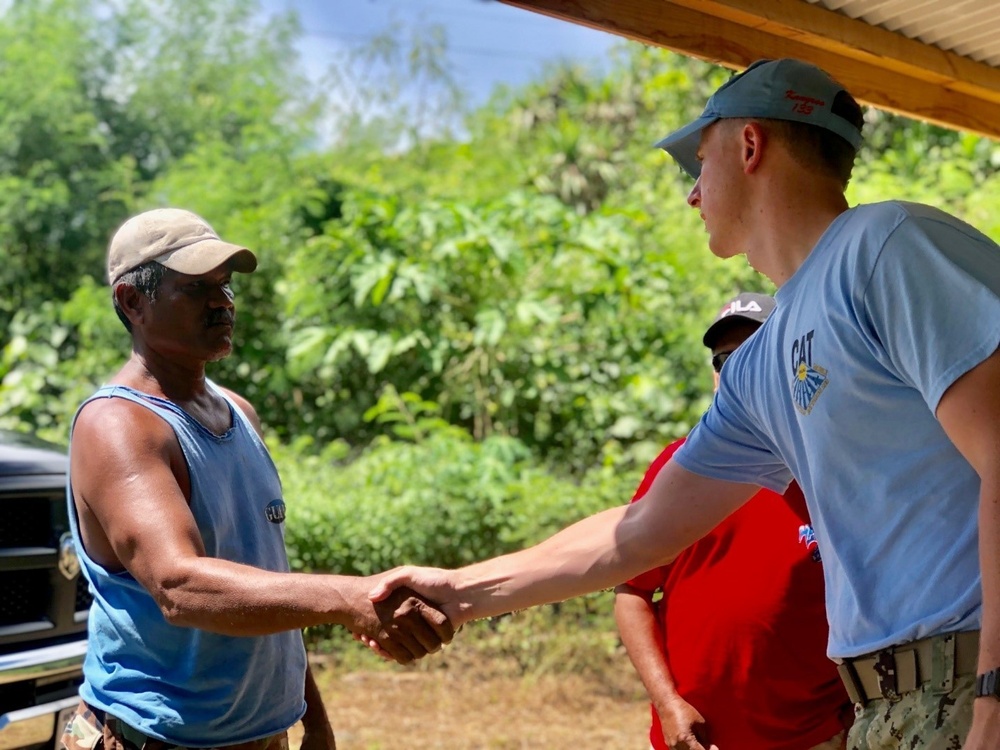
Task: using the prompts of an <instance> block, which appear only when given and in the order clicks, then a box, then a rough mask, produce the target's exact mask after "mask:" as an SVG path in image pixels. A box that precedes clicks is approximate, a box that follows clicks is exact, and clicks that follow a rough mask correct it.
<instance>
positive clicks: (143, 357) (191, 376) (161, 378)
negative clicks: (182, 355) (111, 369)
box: [112, 346, 209, 404]
mask: <svg viewBox="0 0 1000 750" xmlns="http://www.w3.org/2000/svg"><path fill="white" fill-rule="evenodd" d="M112 382H115V383H119V384H121V385H127V386H129V387H131V388H135V389H136V390H139V391H142V392H143V393H148V394H150V395H151V396H158V397H161V398H166V399H169V400H170V401H174V402H177V403H180V404H183V403H186V402H192V401H198V400H199V399H201V398H204V397H205V395H206V394H208V393H209V390H208V380H207V378H206V376H205V363H204V362H200V361H199V362H181V361H178V360H177V359H174V358H171V359H166V358H164V357H162V356H160V355H158V354H157V353H156V352H153V351H149V350H144V349H143V348H142V347H141V346H137V347H135V348H133V350H132V356H131V357H129V359H128V361H127V362H126V363H125V364H124V365H123V366H122V368H121V370H119V371H118V373H117V374H116V375H115V377H114V378H113V379H112Z"/></svg>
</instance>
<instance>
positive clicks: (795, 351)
mask: <svg viewBox="0 0 1000 750" xmlns="http://www.w3.org/2000/svg"><path fill="white" fill-rule="evenodd" d="M813 333H814V331H809V333H806V334H804V335H802V336H800V337H799V338H797V339H795V341H794V342H792V362H791V364H792V400H793V401H794V402H795V408H796V409H798V410H799V412H800V413H802V414H808V413H809V412H811V411H812V409H813V407H814V406H815V405H816V400H817V399H818V398H819V396H820V394H821V393H822V392H823V389H824V388H826V386H827V383H828V382H829V380H828V378H827V375H826V370H825V369H824V368H822V367H820V366H819V365H816V364H813V361H812V343H813Z"/></svg>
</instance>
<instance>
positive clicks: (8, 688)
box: [0, 431, 91, 750]
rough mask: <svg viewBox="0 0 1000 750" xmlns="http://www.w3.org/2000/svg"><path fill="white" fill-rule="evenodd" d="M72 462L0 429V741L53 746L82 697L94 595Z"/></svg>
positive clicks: (6, 748) (0, 747)
mask: <svg viewBox="0 0 1000 750" xmlns="http://www.w3.org/2000/svg"><path fill="white" fill-rule="evenodd" d="M68 466H69V462H68V460H67V458H66V452H65V450H63V449H61V448H59V447H58V446H54V445H51V444H48V443H44V442H42V441H40V440H35V439H33V438H31V437H29V436H25V435H21V434H16V433H10V432H4V431H0V750H13V748H33V749H34V748H39V749H40V748H47V749H50V750H51V748H54V747H55V746H56V744H57V742H58V739H59V737H58V735H59V734H61V732H62V728H61V726H60V725H61V724H62V723H64V722H65V720H66V717H67V716H68V715H69V714H70V713H72V710H73V708H74V707H75V706H76V703H77V701H78V700H79V698H78V697H77V688H78V687H79V685H80V681H81V667H82V665H83V657H84V653H85V652H86V628H87V612H88V610H89V608H90V602H91V598H90V594H89V593H88V590H87V581H86V579H85V578H84V577H83V576H82V575H81V574H80V563H79V561H78V559H77V556H76V549H75V547H74V545H73V540H72V537H71V536H70V533H69V522H68V521H67V519H66V472H67V470H68ZM57 726H58V727H59V731H58V732H57Z"/></svg>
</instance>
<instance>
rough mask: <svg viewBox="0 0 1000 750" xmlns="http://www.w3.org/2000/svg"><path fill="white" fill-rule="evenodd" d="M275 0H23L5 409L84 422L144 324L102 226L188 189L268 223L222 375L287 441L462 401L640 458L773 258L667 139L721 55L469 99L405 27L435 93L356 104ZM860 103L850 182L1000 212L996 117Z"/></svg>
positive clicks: (403, 431) (471, 428) (328, 435)
mask: <svg viewBox="0 0 1000 750" xmlns="http://www.w3.org/2000/svg"><path fill="white" fill-rule="evenodd" d="M256 10H257V9H256V6H255V5H254V3H252V2H251V1H250V0H220V1H219V2H212V1H210V0H170V1H158V2H154V0H128V1H127V2H120V3H114V4H108V3H104V2H97V1H96V0H38V2H32V3H27V2H18V3H14V4H13V5H12V6H11V7H10V8H9V9H8V10H7V12H6V13H4V14H3V15H2V16H0V118H2V128H0V181H2V185H3V188H4V189H3V190H0V285H2V288H3V289H4V290H5V294H4V295H2V297H0V318H2V320H3V323H4V327H3V331H4V333H3V334H0V335H2V337H3V338H2V339H0V345H2V346H3V353H2V359H0V425H3V426H6V427H14V428H16V429H22V430H33V431H42V432H43V433H44V434H48V435H49V436H54V437H57V438H58V439H61V440H65V438H66V431H67V430H68V425H69V420H70V418H71V416H72V414H73V411H74V410H75V408H76V406H77V404H78V403H79V401H80V400H81V399H82V398H83V397H85V396H86V395H87V394H88V393H89V392H90V390H91V389H93V387H94V386H95V385H96V384H98V383H99V382H101V381H102V379H103V378H106V377H107V376H108V375H109V374H111V373H112V372H113V370H114V369H115V367H116V365H117V363H118V362H120V361H121V360H122V358H123V357H124V356H125V355H126V353H127V344H128V339H127V334H126V333H125V331H124V329H123V328H121V326H120V325H119V323H118V321H117V320H116V319H115V317H114V315H113V313H112V311H111V305H110V301H109V292H108V289H107V286H106V283H105V280H104V278H103V273H104V271H103V258H104V252H105V248H106V243H107V241H108V238H109V237H110V236H111V234H112V233H113V231H114V229H115V228H116V227H117V226H118V224H120V223H121V222H122V221H123V220H124V219H125V218H127V217H128V216H129V215H130V214H132V213H135V212H137V211H139V210H142V209H144V208H148V207H153V206H158V205H177V206H182V207H186V208H190V209H192V210H194V211H197V212H198V213H201V214H202V215H204V216H205V217H206V218H207V219H208V220H209V221H210V222H211V223H212V224H213V225H214V226H215V228H216V229H217V230H218V231H219V232H220V233H221V234H222V235H223V236H224V237H227V238H229V239H231V240H233V241H236V242H240V243H245V244H247V245H248V246H250V247H252V248H254V249H255V250H256V251H257V252H258V255H259V257H260V259H261V265H260V270H259V271H258V272H257V273H255V274H253V275H251V276H248V277H243V278H239V279H237V282H236V283H237V303H238V326H237V338H238V347H237V351H236V353H235V355H234V356H233V357H231V358H229V359H228V360H227V361H225V362H223V363H221V364H220V365H219V366H217V367H216V368H214V369H213V370H212V377H213V378H215V379H216V380H218V381H220V382H223V383H225V384H226V385H228V386H230V387H233V388H234V389H236V390H238V391H240V392H242V393H244V394H245V395H247V396H248V398H250V400H251V401H252V402H253V403H254V404H255V406H256V407H257V409H258V411H259V413H260V415H261V417H262V419H263V421H264V424H265V426H266V429H267V430H268V433H269V434H270V435H272V436H273V437H274V438H275V439H277V440H279V441H282V442H285V443H294V444H296V445H299V446H300V447H301V448H302V449H303V450H315V451H320V450H326V449H328V448H327V446H335V447H336V449H335V450H334V451H333V454H336V455H337V456H339V457H340V458H341V460H350V459H351V458H352V457H356V456H358V455H361V454H362V453H364V452H365V451H366V450H368V449H369V447H370V446H373V445H375V444H377V443H378V441H380V440H383V441H384V440H390V441H392V440H396V441H403V442H407V443H413V442H420V441H422V440H425V439H428V438H429V437H430V436H432V435H435V434H438V433H440V432H441V431H442V430H444V431H445V432H447V433H448V434H451V431H454V430H457V431H459V432H460V433H461V434H463V435H467V436H468V437H469V438H471V439H472V440H473V441H477V442H482V441H486V440H489V439H492V438H502V439H507V440H513V441H515V442H516V443H517V444H518V445H519V446H522V447H523V448H524V449H525V450H527V451H528V455H530V456H532V457H534V459H535V460H537V461H538V462H541V463H542V464H545V465H548V466H549V467H552V469H553V470H555V471H558V472H565V473H567V474H570V475H573V476H582V475H584V474H586V473H587V472H588V471H589V470H592V469H594V467H602V466H604V467H621V468H622V469H627V470H631V471H635V470H636V469H638V468H640V467H641V466H642V465H643V462H644V461H645V460H647V459H648V458H650V457H651V456H652V455H653V454H654V453H655V452H656V451H657V450H658V449H659V448H660V447H661V446H662V445H663V444H664V443H665V442H666V441H668V440H670V439H672V438H674V437H677V436H680V435H683V434H684V433H685V432H686V431H687V430H688V429H689V428H690V427H691V426H692V424H693V423H694V421H695V420H696V419H697V418H698V416H699V415H700V413H701V412H702V410H703V409H704V408H705V406H706V405H707V403H708V401H707V399H708V394H709V390H710V388H709V386H710V379H709V374H708V368H707V354H706V352H705V351H704V349H703V347H702V346H701V343H700V337H701V332H702V331H703V329H704V328H705V326H706V325H707V323H708V322H709V321H710V320H711V319H712V317H713V315H714V313H715V311H716V310H717V309H718V307H719V305H720V304H721V302H722V301H723V300H725V299H726V298H727V297H728V296H730V295H732V294H733V293H734V292H735V291H737V290H739V289H750V290H757V291H769V289H770V287H769V284H768V282H767V281H766V280H765V279H763V278H762V277H760V276H758V275H757V274H755V273H754V272H753V271H752V269H750V268H749V267H748V266H747V265H746V263H745V262H743V261H742V260H733V261H725V262H724V261H719V260H717V259H716V258H714V257H712V255H711V254H710V253H709V252H708V250H707V244H706V241H705V236H704V234H703V231H702V228H701V225H700V222H699V220H698V217H697V214H696V213H695V212H693V211H691V210H690V209H688V208H687V207H686V205H685V202H684V196H685V194H686V192H687V190H688V189H689V187H690V185H689V182H688V180H687V178H685V177H684V176H683V175H682V174H681V173H680V172H679V170H678V169H677V168H676V166H675V165H674V164H673V163H672V162H671V161H670V159H669V158H667V157H666V156H665V155H664V154H662V152H659V151H657V150H656V149H653V148H652V147H651V144H652V143H654V142H655V141H656V140H657V139H658V138H659V137H661V136H662V135H663V134H665V133H666V132H668V131H670V130H671V129H672V128H674V127H676V126H678V125H679V124H681V123H683V122H685V121H686V120H688V119H690V118H691V117H693V116H694V115H696V114H697V113H698V112H699V111H700V108H701V106H702V104H703V103H704V101H705V99H706V97H707V96H708V95H709V93H710V92H711V91H712V90H714V89H715V88H716V87H717V86H718V85H719V83H720V82H721V81H723V80H724V79H725V77H726V76H727V75H728V73H727V72H726V71H724V70H722V69H719V68H715V67H713V66H710V65H706V64H703V63H699V62H696V61H693V60H689V59H684V58H681V57H678V56H676V55H673V54H670V53H667V52H664V51H661V50H655V49H649V48H645V47H642V46H639V45H635V44H626V43H623V44H622V45H621V46H620V47H619V48H618V49H617V50H616V53H615V56H614V59H613V60H612V61H611V62H610V64H609V65H608V66H607V68H606V69H605V70H604V72H601V73H595V72H592V71H584V70H582V69H578V68H574V67H565V66H564V67H559V68H554V69H552V70H551V71H549V72H548V74H546V75H545V76H544V77H543V78H541V79H540V80H539V81H537V82H536V83H533V84H531V85H529V86H527V87H524V88H522V89H517V90H498V91H497V92H496V94H495V95H494V97H493V98H492V99H491V100H490V102H489V103H488V104H486V105H485V106H482V107H480V108H478V109H475V110H473V111H465V110H463V109H461V102H462V99H461V96H460V95H459V93H458V92H456V91H455V89H454V86H453V84H452V83H451V79H450V77H449V76H448V72H447V70H446V69H444V68H442V67H441V65H440V57H439V55H440V49H441V46H442V45H443V44H446V43H447V42H446V40H444V39H443V38H441V37H440V35H438V36H434V35H433V34H430V35H424V36H418V37H417V41H416V42H412V41H411V42H406V41H405V40H404V41H403V42H400V41H399V39H397V40H396V41H395V42H394V41H393V40H392V39H391V38H389V39H381V40H380V42H379V43H380V44H381V45H382V47H380V48H379V50H376V51H370V54H379V55H381V56H382V57H381V59H383V60H384V61H388V62H389V63H392V62H393V61H396V62H397V63H398V64H399V65H400V66H401V67H400V69H399V70H398V75H399V76H400V80H403V79H405V78H406V77H407V76H411V77H412V76H419V77H422V78H423V79H425V80H426V81H428V82H429V85H430V89H429V90H430V91H431V94H429V95H428V98H427V99H425V100H424V101H423V107H424V109H423V110H422V112H421V117H420V118H414V117H413V116H412V113H411V112H407V111H406V105H405V103H399V102H397V105H398V106H395V107H393V106H389V104H391V101H390V99H388V98H386V97H382V98H381V100H380V103H379V106H378V107H376V108H375V110H374V111H375V112H376V114H375V115H374V116H366V115H365V112H364V111H362V109H360V108H358V109H356V110H354V111H346V112H345V102H351V101H358V91H359V90H360V91H364V89H365V81H363V80H361V81H359V80H358V79H357V77H356V76H354V75H351V76H348V75H346V74H345V69H341V70H340V71H333V75H331V76H330V77H329V80H330V81H332V82H333V83H332V84H331V86H332V88H331V89H330V90H324V91H317V90H316V89H315V87H311V86H310V85H309V83H308V81H307V80H306V79H305V78H304V77H303V75H302V74H301V72H300V70H299V68H298V66H297V61H296V56H295V46H294V43H295V40H296V38H297V34H298V33H299V29H298V26H297V24H296V21H295V19H294V18H292V17H282V18H278V19H275V20H274V21H273V22H271V23H267V24H264V23H262V22H261V21H260V20H259V17H258V16H257V15H256ZM394 43H395V44H397V45H398V44H404V45H405V44H407V43H409V44H412V45H413V46H412V47H411V48H410V50H409V51H410V52H411V54H410V55H406V54H400V48H393V47H392V45H393V44H394ZM414 50H416V51H415V52H414ZM403 51H404V52H405V51H406V50H405V49H404V50H403ZM338 72H339V74H340V75H336V73H338ZM337 81H340V82H341V85H343V86H346V85H347V82H348V81H349V82H350V84H351V86H352V87H353V88H352V90H351V92H347V91H345V90H343V89H340V90H338V89H337V88H336V82H337ZM380 84H384V85H386V86H388V85H389V84H388V83H385V81H384V80H382V81H380ZM435 84H436V85H438V88H437V89H434V85H435ZM369 88H370V89H374V88H376V87H375V85H374V84H372V85H371V86H370V87H369ZM387 90H392V89H387ZM435 91H436V93H434V92H435ZM348 94H350V95H348ZM352 97H353V98H352ZM359 106H360V105H359ZM334 115H336V116H334ZM418 121H419V123H420V126H419V127H406V124H407V123H413V122H418ZM435 121H439V122H440V123H441V124H442V127H440V128H435V127H434V124H435ZM456 123H457V125H456ZM867 129H868V130H869V137H868V141H867V145H866V146H865V147H864V150H863V153H862V155H861V158H860V159H859V163H858V167H857V169H856V176H855V178H854V180H853V181H852V184H851V187H850V189H849V197H850V198H851V200H852V201H870V200H880V199H884V198H888V197H905V198H910V199H915V200H922V201H925V202H929V203H934V204H937V205H941V206H943V207H945V208H947V209H948V210H950V211H952V212H955V213H958V214H959V215H962V216H965V217H966V218H968V219H969V220H970V221H972V222H973V223H974V224H976V225H977V226H979V227H980V228H982V229H983V230H984V231H986V232H988V233H991V234H992V235H993V236H1000V218H998V216H1000V212H998V211H997V210H996V204H997V202H998V200H1000V198H997V197H996V196H998V195H1000V192H998V191H997V190H996V189H995V188H996V182H997V179H998V178H997V169H998V166H1000V149H998V148H997V146H996V144H994V143H992V142H990V141H988V140H985V139H980V138H975V137H972V136H968V135H964V134H960V133H956V132H953V131H948V130H943V129H941V128H936V127H933V126H930V125H926V124H922V123H916V122H913V121H910V120H906V119H903V118H899V117H893V116H889V115H886V114H884V113H879V112H869V113H868V126H867ZM387 134H392V137H391V138H390V137H388V135H387ZM303 438H307V442H308V444H309V445H310V446H312V448H307V447H305V444H303V443H302V442H301V440H302V439H303ZM333 454H330V453H327V454H325V455H333Z"/></svg>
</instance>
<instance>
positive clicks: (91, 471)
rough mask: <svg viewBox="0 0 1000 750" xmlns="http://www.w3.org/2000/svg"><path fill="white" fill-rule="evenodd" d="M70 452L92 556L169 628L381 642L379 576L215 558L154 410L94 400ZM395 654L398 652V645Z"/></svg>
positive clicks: (171, 441)
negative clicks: (147, 600)
mask: <svg viewBox="0 0 1000 750" xmlns="http://www.w3.org/2000/svg"><path fill="white" fill-rule="evenodd" d="M244 403H245V402H244ZM70 451H71V482H72V486H73V492H74V497H75V501H76V508H77V514H78V517H79V519H80V528H81V535H82V537H83V541H84V545H85V547H86V549H87V551H88V553H89V554H90V555H91V557H92V558H93V559H94V560H95V561H97V562H99V563H101V564H102V565H104V566H105V567H107V568H108V569H110V570H123V569H124V570H127V571H128V572H129V573H131V574H132V575H133V576H134V577H135V578H136V580H137V581H138V582H139V583H140V584H142V585H143V586H144V587H145V588H146V590H147V591H148V592H149V593H150V594H151V596H152V597H153V598H154V600H155V601H156V602H157V604H158V605H159V607H160V610H161V611H162V612H163V615H164V617H165V618H166V619H167V620H168V621H169V622H171V623H172V624H175V625H181V626H188V627H197V628H200V629H203V630H209V631H212V632H216V633H222V634H225V635H234V636H256V635H265V634H270V633H276V632H279V631H283V630H292V629H301V628H303V627H307V626H310V625H318V624H321V623H332V624H338V625H343V626H345V627H348V628H349V629H351V630H352V631H354V632H356V633H365V634H367V635H370V636H374V637H379V638H383V637H384V634H381V635H380V632H381V629H382V620H381V619H380V617H379V614H378V613H377V612H376V610H374V609H373V608H372V607H371V605H370V602H369V601H368V599H367V596H366V593H367V591H368V589H369V588H370V586H371V585H372V584H373V583H374V582H376V581H377V580H378V577H377V576H375V577H372V578H355V577H349V576H334V575H310V574H296V573H279V572H272V571H267V570H262V569H258V568H255V567H252V566H248V565H242V564H239V563H235V562H231V561H228V560H223V559H218V558H212V557H208V556H207V555H206V552H205V548H204V544H203V543H202V539H201V535H200V533H199V531H198V527H197V525H196V523H195V520H194V517H193V516H192V514H191V511H190V508H189V505H188V498H187V493H188V476H187V470H186V466H185V464H184V459H183V456H182V454H181V450H180V446H179V444H178V443H177V439H176V437H175V436H174V434H173V431H172V430H171V429H170V427H169V426H168V425H167V424H166V423H164V422H163V421H162V420H161V419H159V418H158V417H157V416H156V415H154V414H153V413H151V412H149V411H148V410H146V409H144V408H142V407H141V406H138V405H135V404H131V403H129V402H127V401H124V400H121V399H101V400H98V401H94V402H91V403H90V404H88V405H87V406H86V407H85V408H84V409H83V411H82V412H81V414H80V416H79V418H78V420H77V423H76V425H75V428H74V433H73V439H72V444H71V446H70ZM428 615H429V616H430V617H431V618H432V619H435V616H434V613H433V612H430V613H428ZM436 619H437V620H438V622H437V623H436V627H435V628H434V630H435V632H438V633H442V634H443V637H444V639H446V640H447V639H448V638H449V637H450V636H449V635H448V632H447V631H450V625H447V624H446V623H444V622H443V621H444V618H443V617H441V616H440V615H438V616H437V618H436ZM440 628H444V629H443V630H439V629H440ZM401 637H402V639H403V640H404V641H410V645H414V644H413V643H412V641H411V639H410V636H408V635H405V634H404V635H402V636H401ZM414 637H416V638H418V639H420V640H424V639H428V644H429V646H430V648H428V649H427V650H433V648H436V644H435V643H434V640H435V638H434V637H433V634H432V633H431V632H430V628H428V629H427V630H426V631H425V630H419V631H418V632H417V633H416V634H415V635H414ZM437 640H439V641H440V638H439V639H437ZM408 650H410V651H411V653H417V652H419V651H420V648H419V647H415V648H414V649H409V647H408ZM389 651H390V653H392V654H393V656H394V657H396V656H397V654H398V653H399V652H398V649H397V648H396V647H395V646H393V647H391V648H390V649H389ZM397 658H398V657H397ZM400 660H408V659H405V658H403V659H400Z"/></svg>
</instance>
